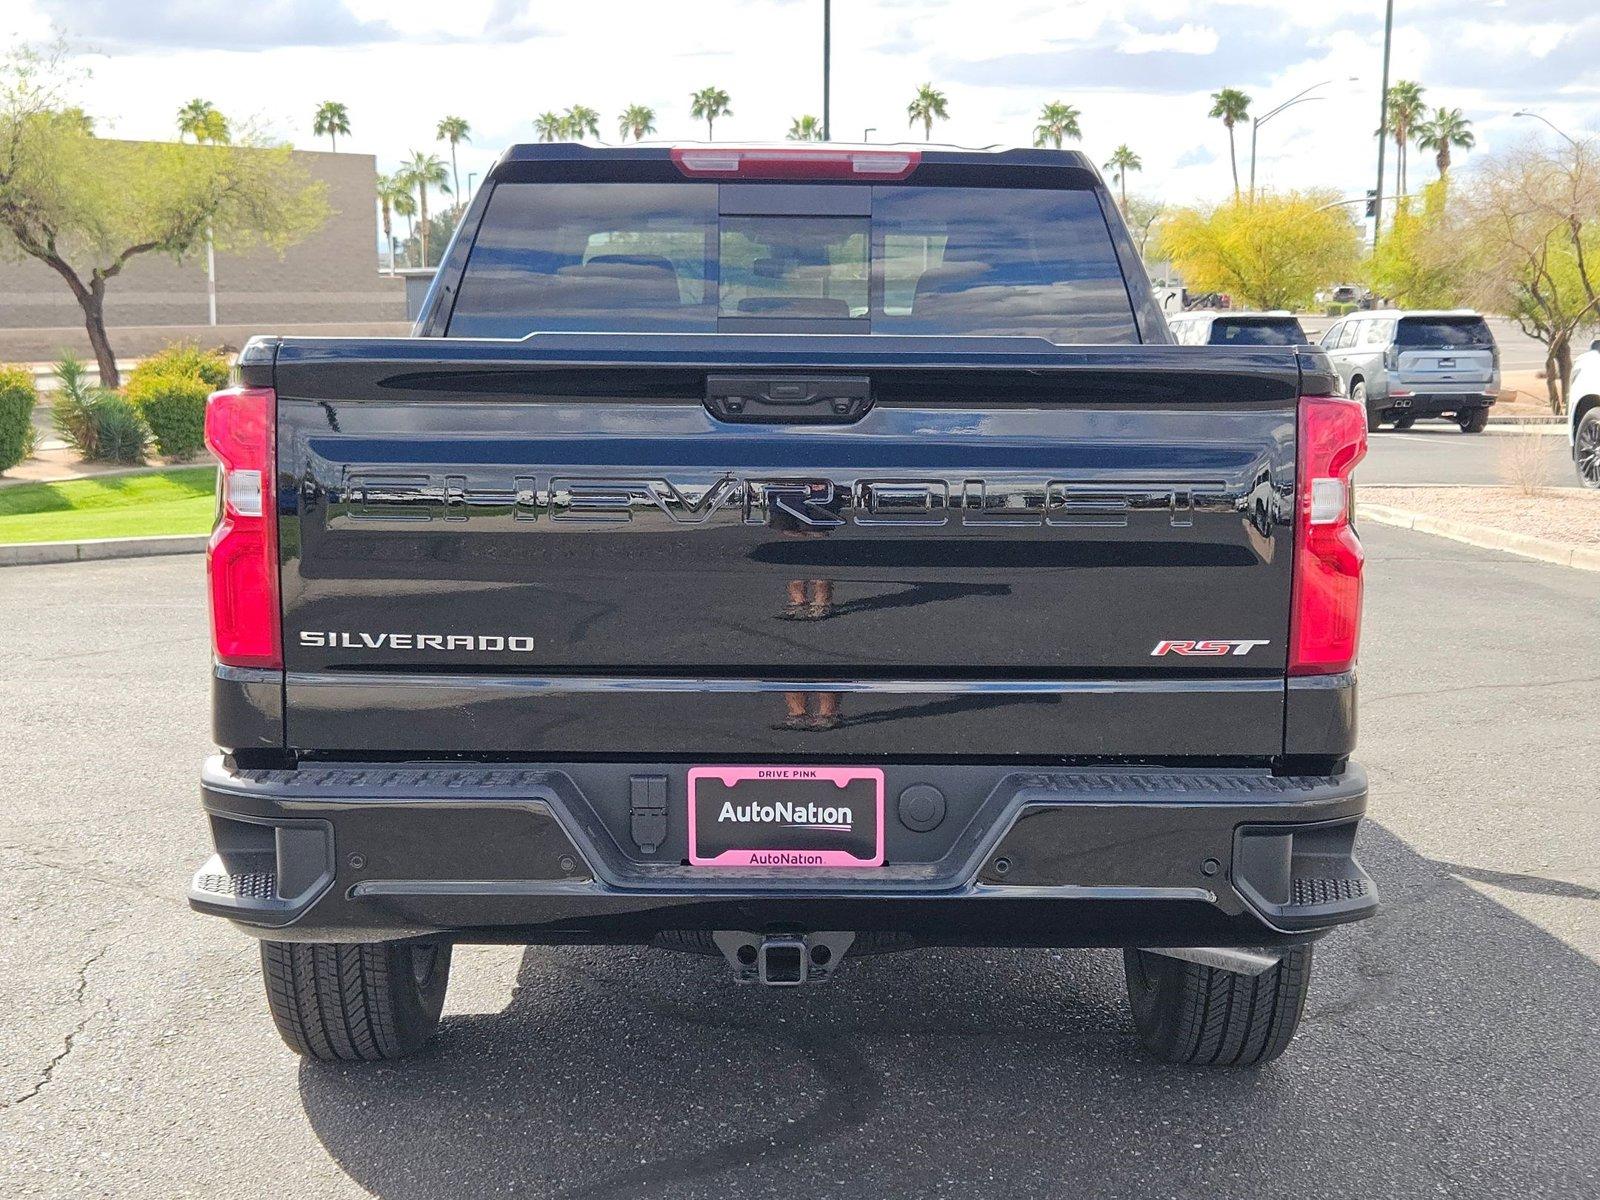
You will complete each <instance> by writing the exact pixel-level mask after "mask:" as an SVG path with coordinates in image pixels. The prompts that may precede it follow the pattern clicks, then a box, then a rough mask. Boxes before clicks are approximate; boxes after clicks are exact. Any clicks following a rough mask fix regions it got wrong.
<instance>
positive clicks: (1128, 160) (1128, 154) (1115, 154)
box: [1106, 142, 1144, 216]
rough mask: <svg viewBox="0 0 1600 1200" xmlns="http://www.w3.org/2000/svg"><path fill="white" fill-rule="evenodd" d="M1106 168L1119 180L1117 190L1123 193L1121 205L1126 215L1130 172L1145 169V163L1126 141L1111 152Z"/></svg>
mask: <svg viewBox="0 0 1600 1200" xmlns="http://www.w3.org/2000/svg"><path fill="white" fill-rule="evenodd" d="M1106 170H1108V171H1111V172H1112V173H1113V178H1115V179H1116V181H1117V190H1118V191H1119V192H1121V193H1122V200H1121V204H1120V207H1121V209H1122V212H1123V215H1124V216H1126V215H1127V212H1128V172H1129V171H1142V170H1144V163H1143V162H1142V161H1141V160H1140V158H1139V156H1138V155H1137V154H1135V153H1134V152H1133V151H1132V150H1131V149H1129V147H1128V144H1127V143H1126V142H1124V143H1123V144H1122V145H1120V146H1118V147H1117V148H1116V149H1115V150H1113V151H1112V152H1111V157H1110V158H1108V159H1107V160H1106Z"/></svg>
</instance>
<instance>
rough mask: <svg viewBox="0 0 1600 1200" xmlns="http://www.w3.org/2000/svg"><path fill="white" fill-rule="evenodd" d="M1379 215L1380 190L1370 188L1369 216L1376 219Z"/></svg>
mask: <svg viewBox="0 0 1600 1200" xmlns="http://www.w3.org/2000/svg"><path fill="white" fill-rule="evenodd" d="M1377 215H1378V189H1377V188H1368V189H1367V216H1369V217H1375V216H1377Z"/></svg>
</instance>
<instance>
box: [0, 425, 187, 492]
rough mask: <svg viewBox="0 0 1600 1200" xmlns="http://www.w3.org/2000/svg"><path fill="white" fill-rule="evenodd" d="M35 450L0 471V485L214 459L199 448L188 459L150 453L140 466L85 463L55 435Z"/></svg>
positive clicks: (88, 476) (132, 472)
mask: <svg viewBox="0 0 1600 1200" xmlns="http://www.w3.org/2000/svg"><path fill="white" fill-rule="evenodd" d="M39 446H40V449H39V452H38V454H36V455H35V456H34V457H32V458H28V459H24V460H23V461H22V462H20V463H18V464H17V465H16V466H14V467H12V468H11V469H10V470H9V471H7V472H6V473H5V474H4V475H0V488H5V487H10V486H12V485H13V484H18V483H65V482H67V481H68V480H71V479H94V478H98V477H101V476H107V475H146V474H149V473H150V472H152V471H169V470H171V469H172V468H174V467H203V466H206V465H207V464H209V463H212V462H214V461H215V460H214V459H213V458H212V457H211V455H210V454H209V453H206V452H202V453H200V454H197V455H195V456H194V458H192V459H190V460H189V461H188V462H182V463H179V462H168V461H166V460H165V459H163V458H160V457H159V456H157V455H154V454H152V455H151V456H150V461H149V463H147V464H146V465H145V466H142V467H130V466H128V465H127V464H126V463H89V462H84V461H83V460H81V459H80V458H79V457H78V456H77V455H76V454H75V453H73V452H72V451H71V450H70V449H68V448H67V445H66V443H65V442H63V441H61V440H60V439H59V438H54V437H52V438H48V439H45V440H42V441H41V442H40V443H39Z"/></svg>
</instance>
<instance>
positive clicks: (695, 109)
mask: <svg viewBox="0 0 1600 1200" xmlns="http://www.w3.org/2000/svg"><path fill="white" fill-rule="evenodd" d="M689 115H690V116H691V117H693V118H694V119H695V120H697V121H704V122H705V123H706V140H707V141H710V142H714V141H716V140H717V135H716V133H715V123H716V120H717V118H718V117H731V116H733V102H732V101H730V100H729V99H728V93H727V92H725V91H723V90H722V89H721V88H719V87H704V88H701V89H700V90H699V91H698V92H694V93H693V94H691V95H690V97H689Z"/></svg>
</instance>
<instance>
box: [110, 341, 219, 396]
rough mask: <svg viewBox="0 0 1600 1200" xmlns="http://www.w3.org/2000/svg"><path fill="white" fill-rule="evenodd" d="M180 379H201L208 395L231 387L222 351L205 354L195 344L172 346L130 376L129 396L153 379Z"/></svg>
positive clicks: (177, 343) (141, 364)
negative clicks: (219, 389) (178, 377)
mask: <svg viewBox="0 0 1600 1200" xmlns="http://www.w3.org/2000/svg"><path fill="white" fill-rule="evenodd" d="M174 376H181V377H185V378H190V379H199V380H202V381H203V382H204V383H205V384H206V388H207V390H208V391H212V392H214V391H216V390H217V389H218V388H224V387H227V386H228V360H227V359H226V358H225V357H224V356H223V354H222V351H220V350H202V349H200V347H199V346H196V345H195V344H194V343H193V342H173V343H171V344H170V345H168V346H167V348H166V349H165V350H163V351H161V353H159V354H152V355H151V356H150V357H149V358H147V359H145V360H144V361H143V362H141V363H140V364H139V365H138V366H137V367H135V368H134V369H133V370H132V371H130V372H129V373H128V391H129V393H130V394H132V393H133V392H134V390H135V389H137V388H139V387H141V386H142V385H143V384H144V383H145V381H147V380H150V379H158V378H160V379H168V378H172V377H174Z"/></svg>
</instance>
